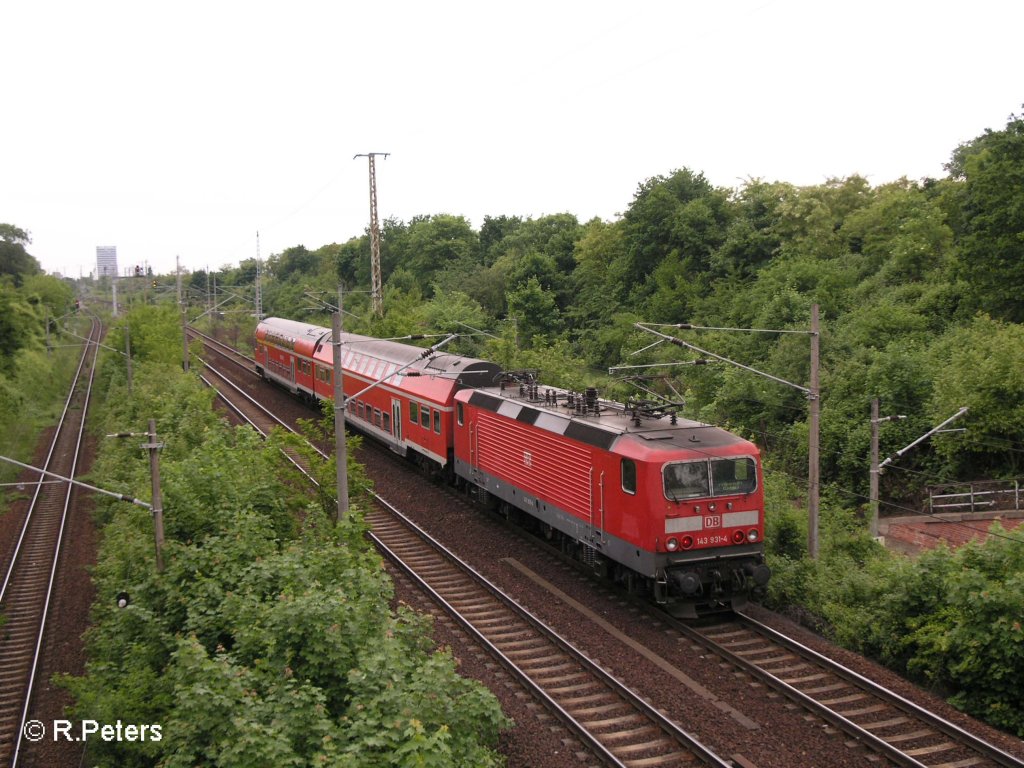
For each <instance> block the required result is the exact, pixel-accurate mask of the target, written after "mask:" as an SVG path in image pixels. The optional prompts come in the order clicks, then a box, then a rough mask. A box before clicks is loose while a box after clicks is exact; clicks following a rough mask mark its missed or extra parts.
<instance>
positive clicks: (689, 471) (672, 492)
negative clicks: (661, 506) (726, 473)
mask: <svg viewBox="0 0 1024 768" xmlns="http://www.w3.org/2000/svg"><path fill="white" fill-rule="evenodd" d="M663 474H664V477H665V497H666V498H669V499H672V500H673V501H679V500H681V499H696V498H698V497H701V496H710V495H711V478H710V477H709V475H708V463H707V461H683V462H678V463H675V464H666V465H665V469H664V473H663Z"/></svg>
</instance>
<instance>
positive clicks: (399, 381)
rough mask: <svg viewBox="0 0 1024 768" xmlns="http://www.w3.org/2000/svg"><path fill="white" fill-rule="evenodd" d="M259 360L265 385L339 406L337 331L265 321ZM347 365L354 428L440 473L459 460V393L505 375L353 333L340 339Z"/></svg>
mask: <svg viewBox="0 0 1024 768" xmlns="http://www.w3.org/2000/svg"><path fill="white" fill-rule="evenodd" d="M425 353H427V355H428V356H426V357H425ZM255 357H256V371H257V373H259V374H260V375H261V376H263V377H264V378H267V379H270V380H271V381H275V382H277V383H278V384H281V385H282V386H284V387H286V388H287V389H288V390H289V391H291V392H293V393H295V394H297V395H299V396H301V397H303V398H305V399H309V400H333V399H334V351H333V349H332V347H331V329H330V328H323V327H321V326H317V325H311V324H309V323H299V322H296V321H294V320H286V319H282V318H277V317H271V318H266V319H265V320H263V321H262V322H260V324H259V325H258V326H257V328H256V343H255ZM341 364H342V372H343V373H342V384H343V387H344V390H345V400H346V413H347V414H348V418H350V419H352V420H353V424H354V426H356V427H358V428H359V429H360V430H361V431H363V432H364V433H366V434H368V435H370V436H372V437H374V438H375V439H377V440H379V441H381V442H383V443H385V444H387V445H388V446H389V447H390V448H391V449H392V450H393V451H395V452H396V453H399V454H401V455H402V456H406V455H410V458H412V459H413V460H414V461H416V462H417V463H419V464H420V465H422V466H423V467H425V468H430V469H436V470H438V471H446V468H447V467H448V466H449V464H450V462H451V458H452V431H451V413H452V398H453V396H454V394H455V391H456V389H458V388H459V387H462V386H476V385H487V384H490V383H492V382H493V381H495V379H496V377H497V376H498V374H499V372H500V369H499V367H498V366H496V365H494V364H493V363H489V362H486V361H484V360H477V359H474V358H469V357H462V356H460V355H449V354H445V353H437V354H433V355H430V354H429V353H428V352H427V350H425V349H423V348H421V347H415V346H412V345H410V344H401V343H398V342H395V341H387V340H382V339H375V338H372V337H370V336H360V335H358V334H354V333H343V334H342V335H341ZM377 382H379V384H377V386H374V387H372V388H370V389H367V387H370V385H372V384H375V383H377Z"/></svg>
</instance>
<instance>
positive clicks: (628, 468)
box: [622, 459, 636, 494]
mask: <svg viewBox="0 0 1024 768" xmlns="http://www.w3.org/2000/svg"><path fill="white" fill-rule="evenodd" d="M622 490H624V491H625V492H626V493H633V494H635V493H636V462H635V461H633V460H632V459H623V460H622Z"/></svg>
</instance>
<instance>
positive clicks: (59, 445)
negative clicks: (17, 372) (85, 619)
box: [0, 318, 102, 768]
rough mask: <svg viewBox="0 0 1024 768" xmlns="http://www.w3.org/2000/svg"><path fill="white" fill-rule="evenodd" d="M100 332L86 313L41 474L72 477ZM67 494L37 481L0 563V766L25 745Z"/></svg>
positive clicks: (60, 486) (62, 485) (64, 488)
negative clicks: (84, 337)
mask: <svg viewBox="0 0 1024 768" xmlns="http://www.w3.org/2000/svg"><path fill="white" fill-rule="evenodd" d="M101 333H102V328H101V326H100V323H99V321H98V320H97V319H96V318H93V319H92V327H91V329H90V332H89V338H88V342H87V343H86V344H85V346H84V349H83V351H82V356H81V358H80V360H79V363H78V369H77V371H76V372H75V376H74V379H73V382H72V385H71V388H70V392H69V394H68V397H67V400H66V401H65V404H64V410H63V412H62V413H61V416H60V420H59V423H58V425H57V429H56V431H55V433H54V436H53V440H52V443H51V446H50V449H49V451H48V453H47V456H46V459H45V462H44V463H43V467H42V469H43V470H45V471H47V472H51V473H53V474H56V475H61V476H63V477H74V476H75V473H76V471H77V466H78V460H79V455H80V453H81V450H82V438H83V434H84V429H85V418H86V414H87V411H88V406H89V398H90V396H91V393H92V382H93V375H94V372H95V361H96V353H97V349H98V342H99V339H100V335H101ZM73 494H74V487H73V486H72V484H70V483H67V482H61V481H56V482H54V481H44V482H40V483H38V484H37V485H36V486H35V491H34V493H33V496H32V500H31V502H30V503H29V505H28V509H27V512H26V514H25V519H24V523H23V524H22V527H21V532H20V534H19V536H18V539H17V541H16V542H15V545H14V548H13V549H12V550H11V553H10V555H8V556H7V558H6V560H5V561H4V562H3V563H2V567H3V573H4V577H3V583H2V585H0V613H2V616H3V619H4V623H3V625H2V629H0V766H5V767H10V768H13V767H14V766H16V765H18V764H19V760H20V759H21V757H22V755H23V753H24V752H25V751H26V746H27V744H28V742H26V740H25V739H23V738H21V736H22V734H23V731H24V729H25V726H26V723H27V722H28V721H29V720H30V717H29V715H30V712H31V709H32V693H33V689H34V687H35V683H36V675H37V672H38V670H39V668H40V661H41V655H42V650H43V641H44V638H45V632H46V620H47V613H48V611H49V607H50V602H51V599H52V598H53V596H54V584H55V581H56V577H57V569H58V565H59V563H60V554H61V544H62V541H63V535H64V530H65V525H66V523H67V518H68V510H69V509H70V507H71V503H72V497H73Z"/></svg>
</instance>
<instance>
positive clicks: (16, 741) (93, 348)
mask: <svg viewBox="0 0 1024 768" xmlns="http://www.w3.org/2000/svg"><path fill="white" fill-rule="evenodd" d="M100 334H101V325H100V322H99V320H98V319H97V318H96V317H93V318H92V326H91V329H90V334H89V339H88V340H87V343H86V344H85V347H84V349H83V350H82V356H81V358H80V359H79V363H78V368H77V370H76V371H75V375H74V378H73V381H72V384H71V387H70V388H69V394H68V398H67V400H66V401H65V403H64V409H63V411H62V412H61V416H60V420H59V422H58V426H57V429H56V431H55V433H54V437H53V441H52V442H51V445H50V450H49V452H48V454H47V457H46V462H45V464H44V467H43V468H44V469H47V470H48V469H50V466H51V462H52V459H53V455H54V452H55V450H56V447H57V444H58V442H59V441H60V440H61V438H62V437H63V431H64V427H65V424H66V423H67V421H68V412H69V411H70V408H71V403H72V401H73V400H74V399H75V397H76V395H79V394H80V395H81V399H82V401H83V403H82V411H81V415H80V416H79V417H78V418H79V422H78V427H77V434H75V435H74V450H73V451H72V452H71V467H70V471H69V472H68V476H69V477H71V478H73V477H74V476H75V473H76V471H77V469H78V459H79V456H80V454H81V448H82V438H83V436H84V434H85V421H86V416H87V414H88V408H89V402H90V399H91V396H92V385H93V381H94V379H95V375H96V364H95V363H96V352H97V350H98V343H99V337H100ZM93 337H95V338H93ZM90 354H91V355H92V362H91V364H90V365H89V377H88V380H87V382H86V386H85V391H84V392H81V393H80V392H79V384H80V383H81V378H82V369H83V367H84V366H85V364H86V360H87V359H88V358H89V356H90ZM41 490H42V484H40V485H37V487H36V493H35V494H34V495H33V499H32V504H31V506H30V508H29V512H28V514H27V515H26V518H25V524H24V526H23V527H22V532H21V535H20V536H19V539H18V545H17V547H16V549H15V551H14V553H13V555H12V557H11V564H10V567H9V569H8V572H7V576H6V577H5V578H4V584H3V589H2V591H0V603H2V600H3V596H4V595H6V593H7V590H8V587H9V585H10V582H11V580H12V578H13V575H14V570H15V565H16V563H17V562H18V560H19V557H20V555H21V549H22V546H23V544H24V541H25V536H26V533H27V531H28V528H29V525H30V522H31V518H32V515H33V513H34V512H35V511H36V505H37V503H38V502H39V499H40V497H41ZM73 493H74V485H73V484H72V483H68V484H67V489H66V492H65V494H64V501H63V505H62V509H61V514H60V521H59V524H58V527H57V534H56V541H55V542H54V547H53V559H52V563H51V564H50V569H49V575H48V577H47V583H46V590H45V594H44V597H43V605H42V611H41V613H40V620H39V629H38V632H37V634H36V642H35V646H34V648H33V649H32V658H31V662H30V664H29V674H28V681H27V683H26V685H25V689H24V690H25V694H24V703H23V705H22V708H21V715H20V716H19V718H18V720H17V730H16V731H15V732H14V734H13V752H12V754H11V760H10V762H9V764H8V765H9V768H16V766H17V765H18V760H19V757H20V756H21V751H22V738H23V736H24V733H25V726H26V724H27V723H28V716H29V710H30V708H31V703H32V692H33V689H34V688H35V680H36V675H37V674H38V671H39V662H40V658H41V656H42V650H43V640H44V638H45V636H46V623H47V618H48V616H49V612H50V603H51V601H52V599H53V590H54V585H55V584H56V580H57V570H58V567H59V565H60V555H61V548H62V545H63V541H64V530H65V528H66V525H67V518H68V510H69V509H70V507H71V498H72V494H73Z"/></svg>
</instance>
